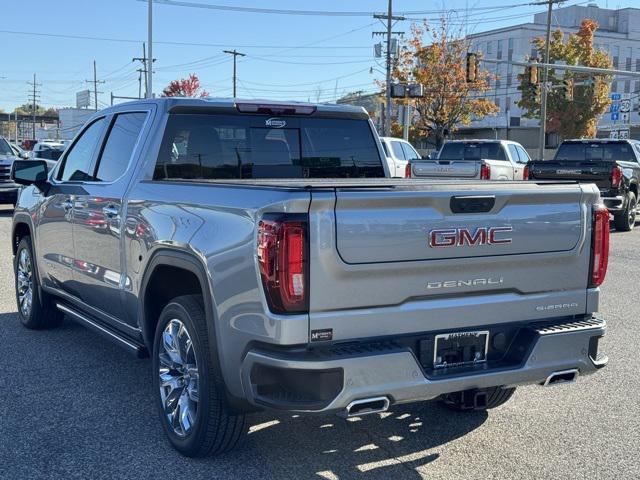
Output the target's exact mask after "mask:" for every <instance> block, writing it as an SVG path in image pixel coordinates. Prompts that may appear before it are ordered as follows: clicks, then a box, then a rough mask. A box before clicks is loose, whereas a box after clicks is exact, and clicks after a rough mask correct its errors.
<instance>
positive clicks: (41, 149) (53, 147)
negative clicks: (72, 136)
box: [30, 140, 66, 161]
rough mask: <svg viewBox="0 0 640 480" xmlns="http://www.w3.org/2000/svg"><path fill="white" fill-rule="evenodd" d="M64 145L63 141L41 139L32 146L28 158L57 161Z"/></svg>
mask: <svg viewBox="0 0 640 480" xmlns="http://www.w3.org/2000/svg"><path fill="white" fill-rule="evenodd" d="M65 147H66V145H65V144H64V143H63V142H58V141H50V140H43V141H40V142H38V143H36V144H35V145H34V146H33V150H32V151H31V155H30V158H31V159H33V160H51V161H57V160H58V158H60V155H62V152H63V151H64V149H65Z"/></svg>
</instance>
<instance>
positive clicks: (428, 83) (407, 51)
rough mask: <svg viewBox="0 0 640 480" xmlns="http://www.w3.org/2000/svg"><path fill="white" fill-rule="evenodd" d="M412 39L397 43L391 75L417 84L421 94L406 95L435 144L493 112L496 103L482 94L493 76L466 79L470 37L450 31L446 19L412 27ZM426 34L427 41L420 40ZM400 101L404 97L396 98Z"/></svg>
mask: <svg viewBox="0 0 640 480" xmlns="http://www.w3.org/2000/svg"><path fill="white" fill-rule="evenodd" d="M411 30H412V38H411V39H410V40H409V41H408V42H407V43H406V44H405V45H403V46H402V49H401V51H400V54H399V57H398V61H397V64H396V67H395V68H394V69H393V78H394V80H395V81H398V82H401V83H419V84H422V85H423V87H424V97H423V98H416V99H409V100H408V101H409V102H410V103H411V104H412V105H413V106H414V107H415V109H416V111H417V112H418V114H419V120H418V121H417V124H416V128H417V129H420V130H427V131H430V132H432V134H433V135H434V136H435V140H436V147H437V148H440V146H442V144H443V143H444V140H445V138H446V136H447V135H448V134H449V133H450V132H453V131H455V130H456V129H457V128H458V127H459V125H469V124H470V123H471V122H472V121H473V120H479V119H482V118H483V117H485V116H486V115H492V114H495V113H497V112H498V107H497V106H496V104H495V103H494V102H493V101H491V100H489V99H487V98H484V93H485V92H487V91H488V90H489V80H490V79H491V78H493V76H492V74H491V73H489V72H488V71H486V70H483V69H480V68H479V69H478V74H477V77H476V81H475V82H472V83H469V82H467V78H466V54H467V52H468V50H469V41H468V40H466V39H463V38H462V37H461V36H460V35H456V34H454V33H453V32H452V31H451V30H450V28H449V24H448V21H447V19H445V18H443V19H442V20H441V21H440V25H439V26H437V27H435V28H432V27H430V26H429V25H428V24H427V23H424V24H423V25H422V26H418V25H413V26H412V28H411ZM426 36H428V37H429V39H430V43H427V44H425V43H426V42H425V37H426ZM398 102H399V103H405V102H406V100H404V99H398Z"/></svg>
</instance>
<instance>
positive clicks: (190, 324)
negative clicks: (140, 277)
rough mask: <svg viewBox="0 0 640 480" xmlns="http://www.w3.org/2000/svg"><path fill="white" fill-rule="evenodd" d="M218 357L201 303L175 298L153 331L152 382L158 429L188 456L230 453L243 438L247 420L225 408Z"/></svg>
mask: <svg viewBox="0 0 640 480" xmlns="http://www.w3.org/2000/svg"><path fill="white" fill-rule="evenodd" d="M217 358H218V357H217V352H216V346H215V345H211V344H210V342H209V336H208V329H207V320H206V315H205V312H204V308H203V304H202V298H201V297H200V296H198V295H184V296H181V297H177V298H175V299H173V300H172V301H171V302H170V303H169V304H168V305H167V306H166V307H165V308H164V309H163V310H162V313H161V314H160V319H159V321H158V325H157V327H156V333H155V339H154V343H153V382H154V387H155V391H156V392H157V393H156V395H157V400H158V403H157V404H158V411H159V414H160V421H161V423H162V427H163V428H164V431H165V433H166V435H167V437H168V438H169V441H170V442H171V444H172V445H173V447H174V448H175V449H176V450H178V451H179V452H180V453H182V454H183V455H185V456H187V457H204V456H206V455H215V454H219V453H223V452H226V451H229V450H231V449H233V448H234V447H235V446H236V444H237V443H238V442H239V441H240V440H241V439H242V438H243V437H244V435H245V434H246V428H245V415H244V414H242V413H239V412H235V411H233V410H232V409H231V408H230V407H229V405H228V404H227V400H226V396H225V386H224V382H223V380H222V376H221V374H220V370H219V365H218V364H217Z"/></svg>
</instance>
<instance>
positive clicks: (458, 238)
mask: <svg viewBox="0 0 640 480" xmlns="http://www.w3.org/2000/svg"><path fill="white" fill-rule="evenodd" d="M512 231H513V227H478V228H476V230H475V231H474V232H473V233H472V232H471V231H470V230H469V229H467V228H445V229H438V230H431V232H430V234H429V246H430V247H433V248H439V247H455V246H457V247H463V246H465V245H468V246H470V247H476V246H479V245H499V244H508V243H511V241H512V240H511V238H510V237H507V238H504V237H503V238H498V237H497V235H498V234H500V233H506V232H512Z"/></svg>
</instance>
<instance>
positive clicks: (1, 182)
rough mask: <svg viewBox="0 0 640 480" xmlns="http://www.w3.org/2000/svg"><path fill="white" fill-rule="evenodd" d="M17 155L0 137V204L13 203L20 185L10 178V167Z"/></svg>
mask: <svg viewBox="0 0 640 480" xmlns="http://www.w3.org/2000/svg"><path fill="white" fill-rule="evenodd" d="M18 158H19V157H18V156H17V155H16V153H15V152H14V150H13V148H11V145H10V144H9V142H7V140H6V139H5V138H3V137H0V204H15V203H16V199H17V198H18V189H19V188H20V185H17V184H16V183H14V182H13V180H11V167H12V165H13V162H14V161H15V160H17V159H18Z"/></svg>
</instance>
